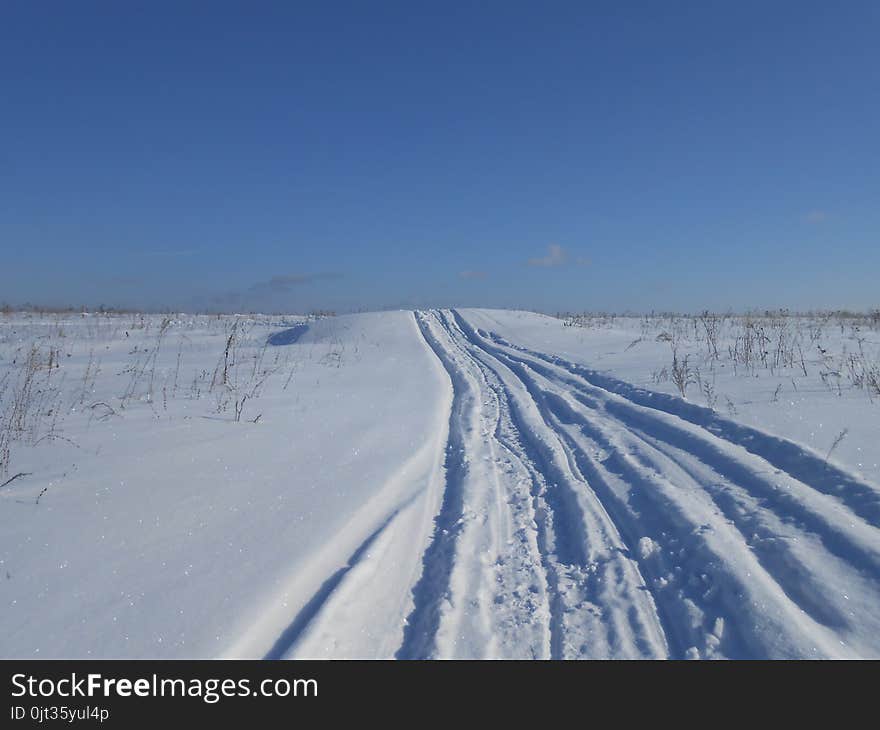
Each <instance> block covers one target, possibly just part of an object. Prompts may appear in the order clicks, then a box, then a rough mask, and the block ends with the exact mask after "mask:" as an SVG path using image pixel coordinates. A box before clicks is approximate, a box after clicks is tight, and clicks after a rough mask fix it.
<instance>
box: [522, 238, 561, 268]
mask: <svg viewBox="0 0 880 730" xmlns="http://www.w3.org/2000/svg"><path fill="white" fill-rule="evenodd" d="M567 261H568V254H567V253H566V251H565V249H564V248H562V246H560V245H559V244H558V243H551V244H550V245H549V246H547V255H546V256H541V257H540V258H536V259H529V266H545V267H550V266H562V265H563V264H564V263H566V262H567Z"/></svg>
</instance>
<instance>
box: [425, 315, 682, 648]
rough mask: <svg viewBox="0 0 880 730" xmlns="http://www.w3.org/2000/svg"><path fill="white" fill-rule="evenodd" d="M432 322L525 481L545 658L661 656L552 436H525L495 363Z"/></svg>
mask: <svg viewBox="0 0 880 730" xmlns="http://www.w3.org/2000/svg"><path fill="white" fill-rule="evenodd" d="M437 319H438V321H439V323H440V324H441V325H442V326H443V328H444V330H445V334H446V339H447V340H448V342H449V347H450V348H452V349H455V350H457V351H458V352H459V353H460V354H461V355H463V358H464V362H466V363H469V365H470V367H472V368H473V367H477V368H478V369H479V371H480V372H481V373H482V374H483V384H484V387H485V386H488V387H490V388H491V389H492V390H494V391H495V392H496V395H497V398H498V402H499V404H500V405H501V407H502V413H503V417H502V419H501V421H500V426H501V428H500V429H496V436H497V438H498V440H499V441H500V442H501V443H502V445H504V446H505V447H506V448H507V449H508V450H509V451H510V452H511V453H513V454H516V456H517V459H518V461H519V462H521V463H522V464H523V465H524V466H526V468H527V469H528V472H529V474H530V476H531V482H532V490H531V491H532V499H533V503H534V509H533V512H534V520H535V523H536V527H537V539H536V547H537V549H538V552H539V554H540V555H539V558H540V561H541V564H542V565H543V566H544V570H545V574H546V576H547V586H548V594H549V598H550V633H551V652H550V655H551V657H554V658H564V657H608V656H622V657H658V656H665V655H666V654H667V647H666V640H665V636H664V633H663V630H662V628H661V627H660V625H659V623H658V620H657V615H656V608H655V606H654V604H653V602H652V601H651V598H650V594H649V592H647V591H646V590H645V584H644V580H643V579H642V577H641V576H640V575H639V573H638V570H637V568H636V567H635V564H634V563H633V562H632V561H631V560H630V559H629V557H628V556H627V554H626V553H627V551H626V549H625V546H624V545H623V544H622V543H621V541H620V537H619V535H618V534H617V531H616V529H615V528H614V526H613V524H612V523H611V521H610V520H609V519H608V517H607V515H605V513H604V511H603V510H602V509H601V507H600V506H599V507H598V508H597V506H596V505H592V506H590V505H584V504H583V503H582V499H581V497H582V496H583V489H581V487H580V486H579V485H580V479H581V478H580V476H579V475H578V474H577V473H576V472H577V470H576V468H575V467H574V466H573V465H572V463H571V462H570V461H569V460H568V459H567V458H566V456H565V454H564V453H563V452H562V450H561V448H560V446H559V444H558V443H555V444H554V440H555V436H554V434H553V433H552V432H549V431H546V430H544V431H543V432H542V433H541V434H540V435H538V434H536V433H533V431H534V429H535V427H536V426H537V425H538V420H536V419H535V418H534V414H532V413H529V412H528V411H529V408H530V407H533V405H534V404H533V403H532V402H531V401H530V400H529V399H528V397H525V398H524V397H523V394H522V393H519V392H514V391H513V390H511V388H510V387H509V385H508V384H507V382H505V381H506V380H509V377H510V376H509V375H505V374H504V373H502V372H500V371H499V369H498V365H499V363H497V362H488V363H487V362H483V361H481V359H480V358H479V357H476V356H475V354H474V353H473V352H472V349H473V345H472V344H471V343H470V342H469V340H468V338H467V337H466V336H465V335H464V334H463V333H462V332H461V330H460V328H459V325H458V323H457V322H456V321H455V318H454V316H453V317H450V316H447V315H446V314H440V315H437ZM461 559H462V560H465V559H467V556H461Z"/></svg>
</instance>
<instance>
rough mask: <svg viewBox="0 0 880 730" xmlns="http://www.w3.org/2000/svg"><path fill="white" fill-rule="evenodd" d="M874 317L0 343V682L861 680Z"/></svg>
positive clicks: (41, 323) (455, 324)
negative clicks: (100, 666)
mask: <svg viewBox="0 0 880 730" xmlns="http://www.w3.org/2000/svg"><path fill="white" fill-rule="evenodd" d="M878 444H880V316H878V315H877V314H876V313H875V314H874V315H859V316H854V315H843V314H816V315H810V316H805V315H804V316H793V315H787V314H784V313H776V314H766V315H753V316H749V317H746V316H736V317H734V316H727V317H721V316H709V315H706V316H703V317H680V316H652V317H641V318H639V317H613V316H571V317H560V318H554V317H548V316H543V315H538V314H533V313H527V312H510V311H497V310H455V311H449V310H444V311H429V312H402V311H401V312H383V313H370V314H357V315H346V316H339V317H323V318H315V317H309V318H307V317H269V316H236V317H233V316H220V317H218V316H191V315H173V316H162V315H132V314H126V315H122V314H87V315H79V314H64V315H55V314H18V313H11V314H9V313H7V314H4V315H2V316H0V484H2V485H3V486H2V487H0V584H2V595H0V602H2V606H3V611H2V625H0V629H2V631H0V656H2V657H6V658H9V657H159V658H182V657H267V658H288V657H335V658H349V657H351V658H353V657H398V658H429V657H430V658H452V657H457V658H465V657H468V658H470V657H476V658H663V657H672V658H793V657H794V658H812V657H816V658H823V657H833V658H854V657H875V658H876V657H880V608H878V607H880V447H878Z"/></svg>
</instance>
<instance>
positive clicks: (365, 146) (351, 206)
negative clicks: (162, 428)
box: [0, 0, 880, 310]
mask: <svg viewBox="0 0 880 730" xmlns="http://www.w3.org/2000/svg"><path fill="white" fill-rule="evenodd" d="M0 91H2V94H0V254H2V256H0V301H3V300H5V301H7V302H14V303H23V302H26V301H29V302H39V303H45V304H75V305H76V304H80V303H85V304H88V305H96V304H99V303H105V304H109V305H117V306H118V305H129V306H154V307H175V308H196V307H198V308H201V307H208V306H216V307H221V308H241V307H243V308H251V307H258V308H263V309H290V310H303V309H310V308H334V309H339V310H347V309H357V308H380V307H389V306H391V307H394V306H426V305H484V306H505V307H507V306H519V307H527V308H537V309H543V310H556V309H578V310H581V309H618V310H619V309H630V310H650V309H652V308H657V309H672V308H674V309H699V308H702V307H710V308H727V307H732V308H745V307H777V306H789V307H794V308H806V307H836V306H849V307H854V308H863V307H868V306H876V305H878V304H880V3H878V2H874V1H871V0H869V1H866V2H846V1H843V2H839V3H838V2H827V1H825V2H772V1H770V2H768V1H766V0H764V1H762V2H743V1H740V0H738V1H736V2H732V1H726V2H709V1H703V2H647V1H646V2H623V1H609V2H584V1H582V2H555V1H553V0H550V1H548V2H537V1H536V2H528V3H519V2H483V3H459V2H454V1H452V0H450V1H449V2H382V1H381V0H376V1H375V2H369V3H368V2H314V3H298V2H278V3H268V2H256V1H253V2H237V3H229V2H160V1H156V0H153V1H151V2H137V3H135V2H109V1H108V2H100V3H98V2H90V1H88V0H79V1H78V2H75V3H74V2H61V1H57V2H33V1H32V0H17V1H16V0H7V1H6V2H3V3H2V5H0Z"/></svg>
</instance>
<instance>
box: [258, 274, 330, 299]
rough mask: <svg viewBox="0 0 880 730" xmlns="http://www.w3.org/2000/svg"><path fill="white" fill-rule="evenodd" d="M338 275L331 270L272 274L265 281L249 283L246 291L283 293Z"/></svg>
mask: <svg viewBox="0 0 880 730" xmlns="http://www.w3.org/2000/svg"><path fill="white" fill-rule="evenodd" d="M340 276H341V274H335V273H332V272H321V273H317V274H281V275H279V276H273V277H272V278H271V279H268V280H267V281H258V282H257V283H256V284H253V285H251V287H250V288H249V289H248V291H250V292H256V293H259V292H269V293H273V294H283V293H285V292H289V291H291V290H292V289H294V288H295V287H298V286H302V285H303V284H313V283H314V282H316V281H321V280H324V279H338V278H339V277H340Z"/></svg>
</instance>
